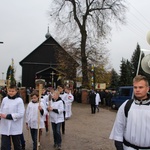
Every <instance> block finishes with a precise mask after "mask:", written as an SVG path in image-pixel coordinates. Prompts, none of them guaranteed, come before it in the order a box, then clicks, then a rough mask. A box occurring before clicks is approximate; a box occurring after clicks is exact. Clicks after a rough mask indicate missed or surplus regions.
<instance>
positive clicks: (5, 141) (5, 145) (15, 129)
mask: <svg viewBox="0 0 150 150" xmlns="http://www.w3.org/2000/svg"><path fill="white" fill-rule="evenodd" d="M17 92H18V90H17V87H16V86H14V85H11V86H10V87H8V96H6V97H5V98H4V99H3V100H2V104H1V108H0V118H1V120H0V134H1V135H2V139H1V150H10V149H11V141H12V142H13V145H14V149H15V150H21V143H20V134H22V132H23V118H24V112H25V108H24V103H23V100H22V98H21V97H20V96H19V94H18V93H17Z"/></svg>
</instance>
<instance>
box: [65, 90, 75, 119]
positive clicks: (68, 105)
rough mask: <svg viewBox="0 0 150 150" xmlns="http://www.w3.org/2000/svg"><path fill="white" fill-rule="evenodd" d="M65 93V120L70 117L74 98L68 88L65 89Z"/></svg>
mask: <svg viewBox="0 0 150 150" xmlns="http://www.w3.org/2000/svg"><path fill="white" fill-rule="evenodd" d="M65 92H66V93H67V96H66V99H65V110H66V115H65V119H69V118H70V117H71V115H72V102H73V101H74V96H73V95H72V93H71V89H70V88H69V87H65Z"/></svg>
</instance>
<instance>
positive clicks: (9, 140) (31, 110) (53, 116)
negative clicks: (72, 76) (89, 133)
mask: <svg viewBox="0 0 150 150" xmlns="http://www.w3.org/2000/svg"><path fill="white" fill-rule="evenodd" d="M73 101H74V96H73V95H72V93H71V89H70V88H69V87H64V86H62V85H60V86H58V87H57V89H55V90H54V89H53V88H49V89H47V88H44V87H43V88H42V92H40V91H39V90H32V91H30V100H29V103H28V104H27V107H26V108H25V105H24V102H23V99H22V98H21V96H20V94H19V91H18V88H17V87H16V86H15V85H11V86H9V87H8V89H7V94H6V96H4V98H3V99H2V103H1V106H0V134H1V150H11V148H12V147H13V148H14V150H25V139H24V134H23V124H24V122H25V124H26V129H27V130H30V134H31V138H32V141H33V150H37V149H38V147H39V146H40V139H41V135H42V130H43V129H44V128H45V130H46V132H48V131H49V130H50V129H48V121H50V123H51V127H52V131H53V141H54V148H56V149H57V150H61V144H62V139H61V134H65V120H68V119H69V118H70V117H71V115H72V111H71V107H72V102H73ZM24 116H25V117H24ZM24 118H25V120H24ZM61 128H62V131H61Z"/></svg>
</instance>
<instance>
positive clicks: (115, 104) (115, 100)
mask: <svg viewBox="0 0 150 150" xmlns="http://www.w3.org/2000/svg"><path fill="white" fill-rule="evenodd" d="M132 95H133V86H121V87H119V88H118V89H117V90H116V93H115V95H114V96H113V97H112V99H111V108H113V109H118V108H119V107H120V106H121V104H122V103H123V102H125V101H126V100H127V99H132Z"/></svg>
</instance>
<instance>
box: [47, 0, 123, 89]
mask: <svg viewBox="0 0 150 150" xmlns="http://www.w3.org/2000/svg"><path fill="white" fill-rule="evenodd" d="M51 4H52V5H51V10H50V16H51V19H52V18H53V19H54V20H53V21H54V22H55V23H56V25H57V31H58V32H59V33H60V34H61V35H63V38H66V37H67V38H69V37H73V39H74V40H75V38H77V39H80V43H78V45H79V44H80V45H79V46H80V55H81V66H82V85H83V86H84V87H88V68H87V66H88V61H87V58H89V59H91V61H93V60H95V58H94V57H93V56H95V55H94V53H95V54H96V52H97V51H98V50H99V48H98V47H99V46H98V45H100V43H102V42H101V41H103V40H104V39H106V38H107V36H108V35H109V34H110V31H111V27H110V24H111V22H115V23H118V22H120V23H125V22H124V21H125V17H124V16H125V15H124V13H125V11H126V5H125V0H53V2H52V3H51ZM59 29H60V30H59ZM60 34H59V35H60ZM93 42H94V44H93ZM95 43H96V44H95ZM89 45H90V46H89ZM91 49H92V51H91ZM96 55H97V54H96Z"/></svg>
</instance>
